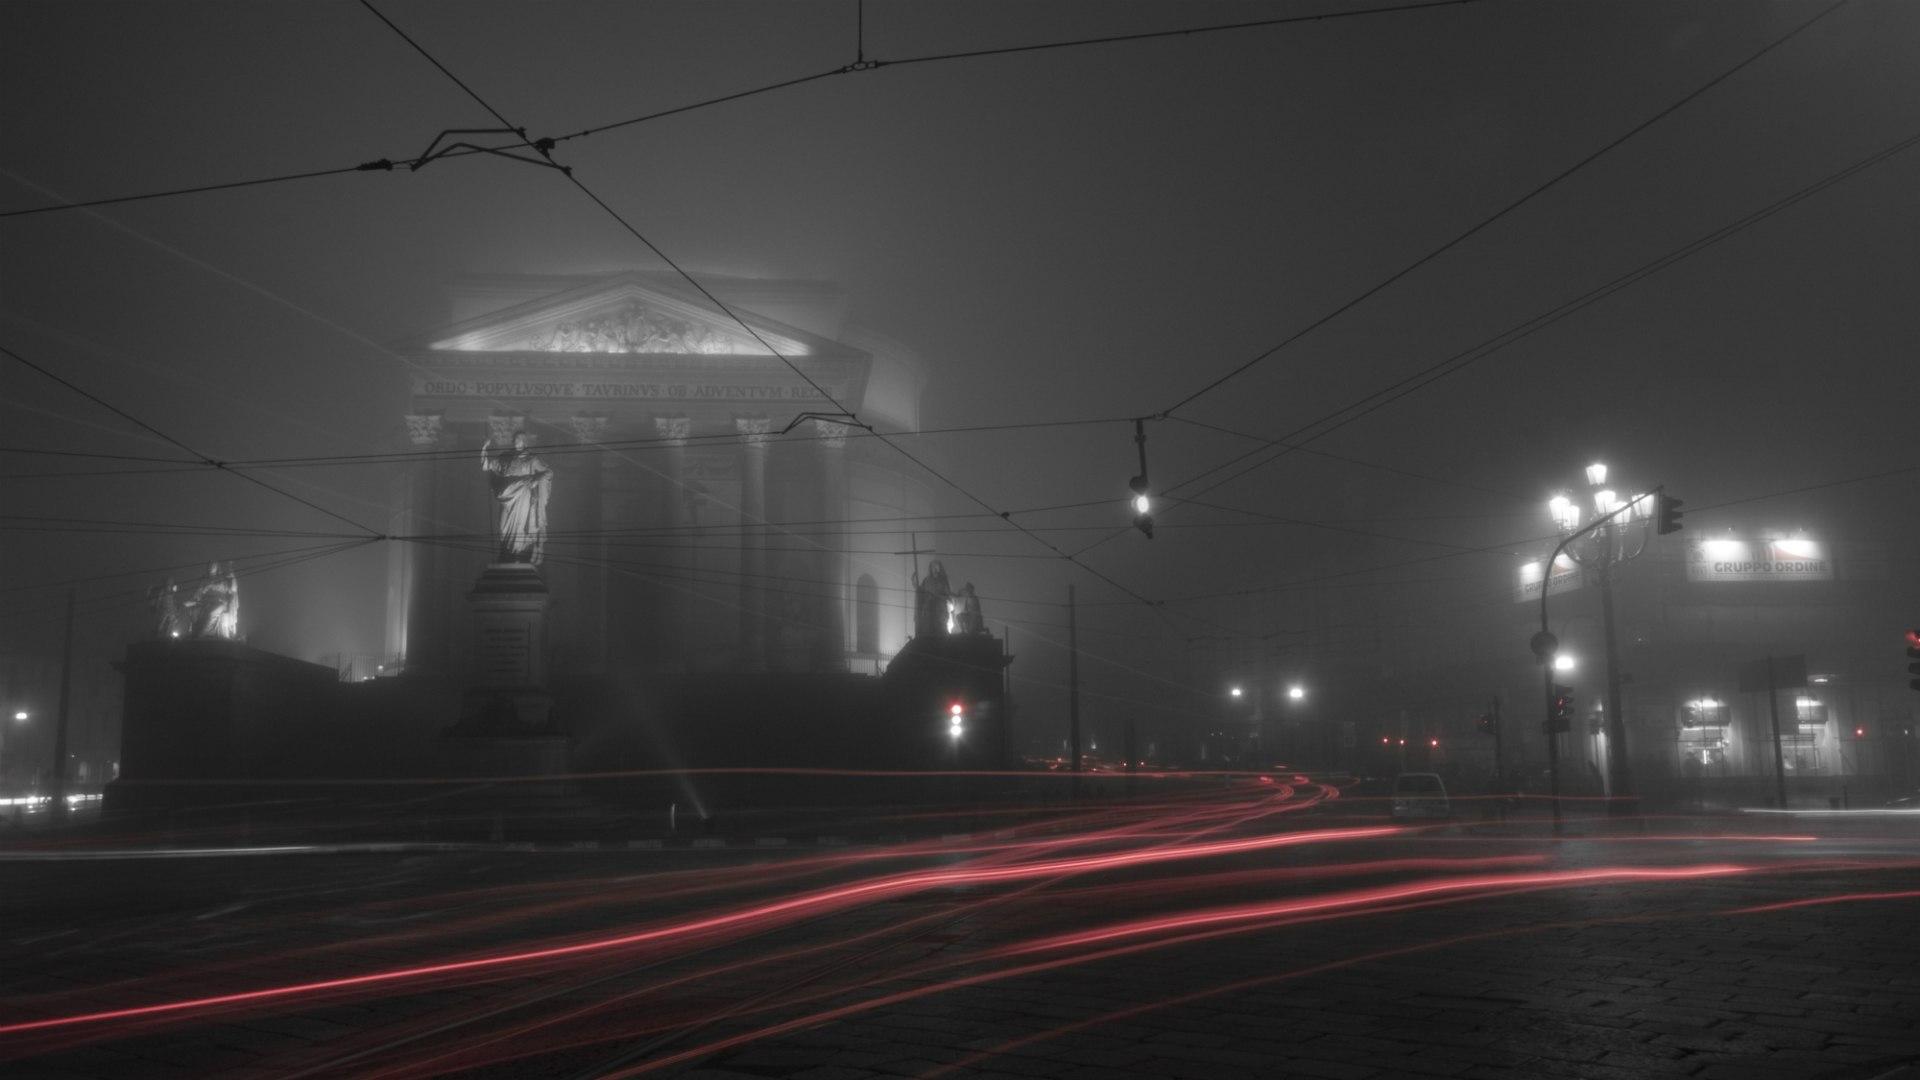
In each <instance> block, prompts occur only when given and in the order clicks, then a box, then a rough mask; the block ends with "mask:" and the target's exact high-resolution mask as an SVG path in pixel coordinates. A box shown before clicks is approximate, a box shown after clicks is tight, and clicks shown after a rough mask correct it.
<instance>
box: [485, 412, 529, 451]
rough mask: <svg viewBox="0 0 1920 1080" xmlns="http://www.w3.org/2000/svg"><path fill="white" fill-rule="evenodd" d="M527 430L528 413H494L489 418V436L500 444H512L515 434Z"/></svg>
mask: <svg viewBox="0 0 1920 1080" xmlns="http://www.w3.org/2000/svg"><path fill="white" fill-rule="evenodd" d="M526 429H527V414H526V413H494V414H493V415H492V416H489V417H487V435H488V437H490V438H491V439H493V441H494V442H495V443H496V444H498V443H510V442H512V441H513V436H514V433H515V432H519V431H525V430H526Z"/></svg>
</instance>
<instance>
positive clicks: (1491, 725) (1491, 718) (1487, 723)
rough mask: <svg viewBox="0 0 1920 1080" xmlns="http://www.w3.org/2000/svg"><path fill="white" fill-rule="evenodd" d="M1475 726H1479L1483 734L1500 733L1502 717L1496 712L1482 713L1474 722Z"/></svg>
mask: <svg viewBox="0 0 1920 1080" xmlns="http://www.w3.org/2000/svg"><path fill="white" fill-rule="evenodd" d="M1473 726H1474V727H1475V728H1478V729H1479V731H1480V734H1482V735H1498V734H1499V733H1500V717H1499V716H1497V715H1495V714H1494V713H1481V714H1480V716H1479V718H1478V719H1476V720H1475V721H1474V722H1473Z"/></svg>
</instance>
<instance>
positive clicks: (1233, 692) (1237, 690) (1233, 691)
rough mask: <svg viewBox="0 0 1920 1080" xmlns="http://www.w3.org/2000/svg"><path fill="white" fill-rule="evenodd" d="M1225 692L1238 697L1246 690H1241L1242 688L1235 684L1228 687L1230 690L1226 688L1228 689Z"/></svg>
mask: <svg viewBox="0 0 1920 1080" xmlns="http://www.w3.org/2000/svg"><path fill="white" fill-rule="evenodd" d="M1227 693H1229V694H1231V695H1233V696H1234V697H1239V696H1241V695H1242V694H1244V693H1246V691H1244V690H1242V689H1240V688H1239V687H1237V686H1236V687H1233V688H1232V689H1230V690H1228V691H1227Z"/></svg>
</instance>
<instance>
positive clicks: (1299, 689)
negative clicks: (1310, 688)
mask: <svg viewBox="0 0 1920 1080" xmlns="http://www.w3.org/2000/svg"><path fill="white" fill-rule="evenodd" d="M1306 696H1307V688H1306V687H1304V686H1301V685H1300V684H1299V683H1294V684H1293V685H1292V686H1289V687H1287V698H1288V699H1289V700H1292V701H1304V700H1306Z"/></svg>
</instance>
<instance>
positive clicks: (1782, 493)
mask: <svg viewBox="0 0 1920 1080" xmlns="http://www.w3.org/2000/svg"><path fill="white" fill-rule="evenodd" d="M1915 140H1916V141H1920V135H1916V136H1915ZM1914 473H1920V464H1914V465H1902V466H1899V467H1897V468H1893V469H1878V470H1875V471H1873V472H1870V473H1862V474H1860V475H1857V476H1845V477H1840V478H1838V479H1834V480H1826V481H1822V482H1819V483H1814V484H1801V485H1797V486H1795V487H1790V488H1781V489H1778V490H1775V491H1767V492H1761V493H1759V494H1756V495H1743V496H1741V497H1739V498H1735V499H1723V500H1721V501H1720V502H1715V503H1707V504H1704V505H1701V506H1698V507H1689V508H1688V511H1687V512H1688V513H1690V514H1693V513H1704V512H1707V511H1710V510H1719V509H1722V508H1724V507H1729V506H1743V505H1746V504H1748V503H1755V502H1764V501H1766V500H1768V499H1783V498H1787V497H1789V496H1793V495H1805V494H1808V493H1811V492H1815V491H1826V490H1829V489H1833V488H1841V487H1847V486H1850V485H1853V484H1864V483H1870V482H1872V481H1875V480H1888V479H1892V478H1893V477H1897V476H1910V475H1913V474H1914ZM1559 536H1560V534H1559V533H1557V532H1554V533H1542V534H1538V535H1535V536H1527V537H1520V538H1518V539H1514V540H1509V541H1506V542H1503V543H1500V544H1490V545H1487V546H1484V547H1476V548H1472V549H1468V550H1463V551H1455V552H1442V553H1440V554H1437V555H1423V556H1420V557H1419V558H1414V559H1405V560H1401V561H1397V562H1391V563H1381V564H1377V565H1374V566H1364V567H1359V568H1356V569H1353V570H1342V571H1338V572H1336V573H1332V574H1324V575H1316V576H1314V577H1306V578H1296V579H1294V580H1291V581H1282V582H1274V583H1272V584H1268V585H1255V586H1250V587H1248V588H1244V589H1229V590H1224V591H1220V592H1211V593H1192V594H1188V595H1185V596H1171V597H1168V598H1167V600H1166V603H1167V604H1169V605H1172V604H1182V603H1190V602H1193V601H1197V600H1218V599H1224V598H1232V597H1242V596H1255V595H1260V594H1263V593H1269V592H1280V591H1285V590H1288V589H1296V588H1306V587H1308V586H1312V585H1318V584H1321V583H1324V582H1327V581H1334V580H1338V579H1341V578H1348V577H1355V576H1358V575H1361V574H1371V573H1377V572H1379V571H1382V570H1397V569H1400V568H1402V567H1407V566H1416V565H1421V564H1425V563H1432V562H1439V561H1441V560H1443V559H1455V558H1459V557H1461V556H1463V555H1493V554H1503V553H1505V550H1506V549H1511V548H1518V547H1525V546H1527V545H1529V544H1540V543H1544V542H1545V541H1548V540H1554V539H1558V538H1559ZM1111 603H1112V602H1107V603H1106V604H1103V603H1102V602H1100V601H1094V602H1091V603H1084V604H1082V605H1081V606H1082V607H1100V606H1110V604H1111Z"/></svg>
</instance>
